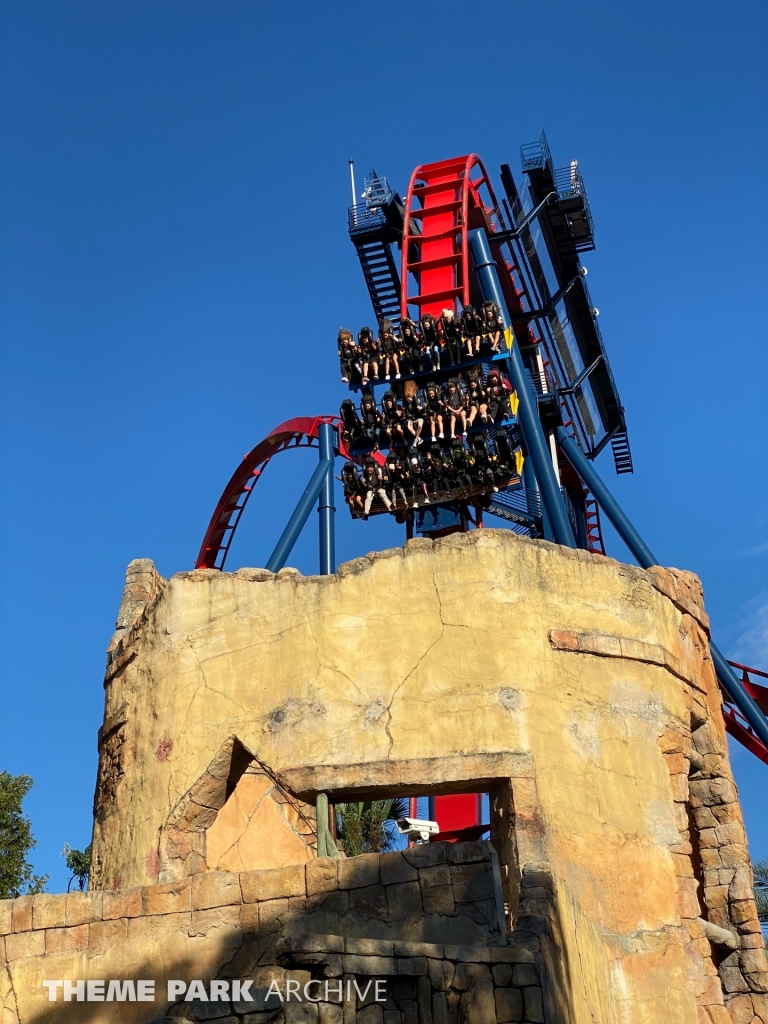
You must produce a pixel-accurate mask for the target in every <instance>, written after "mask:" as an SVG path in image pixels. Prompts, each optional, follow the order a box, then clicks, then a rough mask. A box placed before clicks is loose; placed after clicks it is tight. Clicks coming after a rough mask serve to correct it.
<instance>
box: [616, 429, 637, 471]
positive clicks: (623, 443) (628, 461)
mask: <svg viewBox="0 0 768 1024" xmlns="http://www.w3.org/2000/svg"><path fill="white" fill-rule="evenodd" d="M611 448H612V449H613V463H614V465H615V466H616V475H617V476H621V474H622V473H632V472H633V469H632V452H631V451H630V448H629V438H628V437H627V432H626V430H620V431H618V432H617V433H616V434H614V435H613V437H612V438H611Z"/></svg>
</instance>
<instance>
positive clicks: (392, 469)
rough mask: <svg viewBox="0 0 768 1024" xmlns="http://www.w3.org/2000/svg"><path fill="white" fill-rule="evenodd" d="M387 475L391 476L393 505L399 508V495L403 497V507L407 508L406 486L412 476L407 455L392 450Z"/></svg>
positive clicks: (390, 491) (388, 459) (390, 488)
mask: <svg viewBox="0 0 768 1024" xmlns="http://www.w3.org/2000/svg"><path fill="white" fill-rule="evenodd" d="M387 476H388V477H389V493H390V497H391V498H392V507H393V508H397V502H398V497H399V498H400V499H402V502H403V507H404V508H405V507H406V506H407V504H408V496H407V494H406V493H405V488H406V486H407V485H408V482H409V477H410V473H409V471H408V458H407V456H406V457H405V458H403V457H402V456H400V455H398V454H397V452H394V451H392V452H390V453H389V455H388V456H387Z"/></svg>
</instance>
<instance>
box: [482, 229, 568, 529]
mask: <svg viewBox="0 0 768 1024" xmlns="http://www.w3.org/2000/svg"><path fill="white" fill-rule="evenodd" d="M469 249H470V252H471V254H472V262H473V264H474V268H475V273H476V274H477V279H478V281H479V282H480V290H481V292H482V293H483V298H484V299H491V300H493V302H495V303H496V305H497V306H498V307H499V309H500V310H501V315H502V318H503V320H504V326H505V327H509V328H510V330H511V328H512V322H511V320H510V317H509V310H508V309H507V304H506V302H505V301H504V294H503V292H502V290H501V282H500V281H499V275H498V271H497V269H496V263H495V261H494V259H493V256H492V254H491V248H490V245H489V244H488V236H487V235H486V233H485V230H484V229H483V228H476V229H475V230H473V231H470V232H469ZM507 363H508V366H509V375H510V377H511V379H512V387H513V388H514V389H515V391H516V392H517V398H518V401H519V403H520V405H519V409H518V412H519V417H520V427H521V429H522V432H523V438H524V439H525V447H526V448H527V450H528V455H529V457H530V459H531V462H532V463H533V469H534V472H535V474H536V479H537V481H538V484H539V490H540V492H541V498H542V510H544V509H545V510H546V513H547V518H548V519H549V524H550V526H551V528H552V532H553V534H554V539H555V541H556V543H558V544H564V545H565V546H566V547H569V548H575V547H576V542H575V540H574V538H573V530H572V529H571V524H570V522H569V520H568V514H567V512H566V511H565V504H564V503H563V499H562V496H561V494H560V488H559V487H558V485H557V478H556V477H555V470H554V467H553V465H552V459H551V458H550V453H549V450H548V447H547V442H546V438H545V437H544V431H543V430H542V427H541V421H540V420H539V411H538V409H537V408H536V406H535V403H534V400H533V397H532V395H531V392H530V387H529V384H528V379H527V377H526V375H525V367H524V366H523V360H522V357H521V355H520V346H519V345H518V344H517V342H516V340H515V339H514V337H513V340H512V347H511V348H510V350H509V352H508V353H507Z"/></svg>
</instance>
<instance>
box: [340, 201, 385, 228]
mask: <svg viewBox="0 0 768 1024" xmlns="http://www.w3.org/2000/svg"><path fill="white" fill-rule="evenodd" d="M347 220H348V224H349V232H350V234H354V233H355V232H357V231H374V230H376V229H377V228H385V227H386V226H387V218H386V216H385V215H384V211H383V209H382V208H381V207H380V206H369V205H368V203H358V204H357V205H356V206H350V207H349V211H348V215H347Z"/></svg>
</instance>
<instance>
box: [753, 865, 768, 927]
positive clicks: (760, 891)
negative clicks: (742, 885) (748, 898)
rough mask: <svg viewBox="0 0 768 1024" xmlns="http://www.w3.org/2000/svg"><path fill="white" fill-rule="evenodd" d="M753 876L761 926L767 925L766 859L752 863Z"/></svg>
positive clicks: (767, 881) (767, 884) (767, 883)
mask: <svg viewBox="0 0 768 1024" xmlns="http://www.w3.org/2000/svg"><path fill="white" fill-rule="evenodd" d="M752 869H753V871H754V874H755V903H756V904H757V915H758V917H759V918H760V921H761V923H762V924H768V857H767V858H766V859H765V860H756V861H753V863H752Z"/></svg>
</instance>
